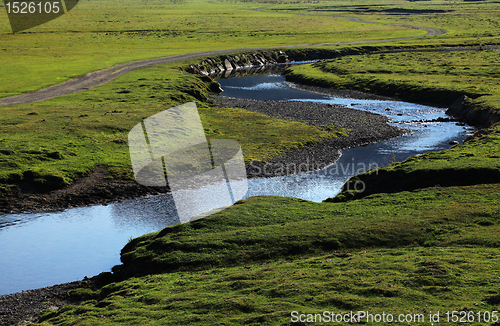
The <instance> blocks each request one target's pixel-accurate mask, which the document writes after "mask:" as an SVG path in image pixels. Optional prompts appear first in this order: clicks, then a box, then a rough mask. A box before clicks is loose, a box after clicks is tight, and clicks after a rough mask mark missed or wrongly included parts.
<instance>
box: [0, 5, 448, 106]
mask: <svg viewBox="0 0 500 326" xmlns="http://www.w3.org/2000/svg"><path fill="white" fill-rule="evenodd" d="M265 8H266V7H262V8H259V9H248V10H254V11H264V9H265ZM291 14H294V13H291ZM298 15H306V14H298ZM314 16H328V15H314ZM330 17H335V18H346V19H349V20H350V21H352V22H356V23H361V24H382V25H394V26H403V27H408V28H416V29H421V30H424V31H426V32H427V34H426V35H421V36H411V37H402V38H393V39H382V40H360V41H351V42H336V43H317V44H297V45H289V46H278V47H260V48H242V49H228V50H217V51H207V52H196V53H188V54H181V55H172V56H168V57H162V58H156V59H148V60H140V61H133V62H128V63H123V64H119V65H116V66H113V67H111V68H108V69H104V70H98V71H94V72H91V73H88V74H86V75H84V76H80V77H77V78H73V79H70V80H68V81H66V82H64V83H62V84H57V85H53V86H50V87H47V88H43V89H40V90H38V91H34V92H29V93H25V94H21V95H16V96H10V97H5V98H2V99H0V106H7V105H15V104H26V103H33V102H42V101H45V100H48V99H51V98H54V97H59V96H63V95H69V94H74V93H78V92H83V91H85V90H87V89H91V88H95V87H97V86H101V85H104V84H106V83H109V82H111V81H112V80H114V79H115V78H116V77H118V76H121V75H123V74H126V73H127V72H129V71H132V70H135V69H139V68H143V67H148V66H152V65H157V64H162V63H171V62H178V61H183V60H189V59H196V58H203V57H209V56H216V55H223V54H230V53H238V52H244V51H257V50H267V49H283V48H298V47H319V46H327V45H349V44H353V45H354V44H362V43H375V42H391V41H402V40H408V39H413V38H419V37H428V36H437V35H442V34H444V33H446V32H445V31H444V30H442V29H435V28H427V27H419V26H413V25H405V24H386V23H377V22H365V21H362V20H361V19H360V18H358V17H345V16H330Z"/></svg>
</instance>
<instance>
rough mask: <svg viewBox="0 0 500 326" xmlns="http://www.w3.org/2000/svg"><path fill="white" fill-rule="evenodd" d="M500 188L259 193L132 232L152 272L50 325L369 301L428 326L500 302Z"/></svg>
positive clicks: (257, 319) (224, 319)
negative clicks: (346, 195)
mask: <svg viewBox="0 0 500 326" xmlns="http://www.w3.org/2000/svg"><path fill="white" fill-rule="evenodd" d="M497 191H498V184H494V185H478V186H470V187H461V188H457V187H446V188H445V187H436V188H430V189H425V190H420V191H415V192H402V193H398V194H378V195H373V196H370V197H367V198H364V199H360V200H357V201H352V202H348V203H312V202H306V201H302V200H297V199H292V198H277V197H255V198H250V199H248V200H245V201H243V202H241V203H239V204H238V205H235V206H233V207H231V208H229V209H227V210H225V211H223V212H221V213H218V214H216V215H212V216H210V217H207V218H204V219H202V220H199V221H196V222H192V223H188V224H183V225H177V226H174V227H170V228H167V229H165V230H163V231H161V232H157V233H153V234H149V235H145V236H142V237H140V238H137V239H134V240H132V241H131V242H130V243H129V244H128V245H127V246H126V247H125V248H124V249H123V251H122V260H123V261H124V266H123V267H122V269H123V270H124V271H127V270H128V272H132V271H134V272H141V273H146V274H148V273H152V274H149V275H146V276H142V277H134V278H130V279H127V280H125V281H122V282H117V283H112V284H110V285H108V286H106V287H104V288H102V289H100V290H97V291H94V290H91V289H81V290H77V291H75V292H73V293H72V294H73V295H74V296H75V297H77V298H81V299H83V300H84V302H83V303H82V304H80V305H77V306H67V307H65V308H63V309H61V310H60V311H58V312H47V313H46V314H45V317H44V318H43V320H44V321H43V322H41V324H42V325H69V324H71V325H90V324H92V325H122V324H123V325H125V324H127V325H130V324H133V325H140V324H145V323H147V324H151V325H213V324H224V325H290V321H291V315H290V314H291V312H292V311H299V312H300V313H306V314H307V313H322V312H323V311H325V310H328V311H333V312H335V313H341V312H343V313H345V312H349V311H354V312H357V311H358V310H363V311H369V312H370V313H382V312H384V311H385V312H386V313H392V314H394V315H395V316H397V315H398V314H425V316H426V317H425V318H426V319H425V321H426V322H425V323H411V324H412V325H414V324H415V325H423V324H426V325H428V324H429V320H428V319H427V318H428V314H429V313H430V312H431V311H433V312H434V313H435V312H436V311H441V318H444V316H443V314H444V312H445V311H452V310H456V311H479V310H481V311H493V310H498V300H496V299H495V297H493V296H495V295H497V294H498V291H497V284H498V279H499V276H500V264H499V260H498V250H497V247H498V244H499V243H498V237H497V234H498V232H499V227H500V225H499V217H500V212H499V210H498V193H497ZM139 268H140V270H139ZM492 297H493V298H492ZM306 324H307V325H309V324H310V323H306ZM368 324H378V323H368ZM380 324H384V323H380ZM385 324H387V323H385ZM472 324H479V323H472Z"/></svg>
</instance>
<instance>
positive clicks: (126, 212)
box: [0, 74, 472, 295]
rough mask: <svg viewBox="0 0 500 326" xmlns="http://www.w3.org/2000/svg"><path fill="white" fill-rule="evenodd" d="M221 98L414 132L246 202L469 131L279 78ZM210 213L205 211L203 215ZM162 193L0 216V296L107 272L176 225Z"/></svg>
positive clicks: (313, 191) (275, 182)
mask: <svg viewBox="0 0 500 326" xmlns="http://www.w3.org/2000/svg"><path fill="white" fill-rule="evenodd" d="M219 82H220V83H221V85H222V88H223V89H224V92H223V95H226V96H230V97H239V98H248V99H258V100H300V101H315V102H321V103H329V104H342V105H346V106H349V107H353V108H356V109H360V110H368V111H371V112H376V113H380V114H385V115H387V116H389V117H390V118H391V119H392V123H394V124H396V125H398V126H401V127H403V128H409V129H411V130H412V133H411V134H408V135H405V136H402V137H398V138H396V139H392V140H389V141H385V142H381V143H377V144H372V145H368V146H364V147H358V148H352V149H348V150H345V151H343V152H342V156H341V157H340V159H339V160H338V161H337V162H335V164H332V165H331V166H329V167H327V168H325V169H323V170H321V171H316V172H310V173H303V174H297V175H292V176H287V177H279V178H269V179H252V180H249V181H248V187H249V190H248V193H247V195H246V197H250V196H256V195H278V196H292V197H297V198H302V199H306V200H311V201H317V202H319V201H322V200H324V199H326V198H328V197H332V196H335V195H336V194H337V193H338V192H339V191H340V187H341V186H342V184H344V182H345V181H346V180H347V179H348V178H349V177H350V176H352V175H354V174H357V173H360V172H364V171H366V170H368V168H371V167H377V166H379V167H380V166H386V165H387V164H389V163H390V162H391V161H392V160H393V159H395V160H396V161H402V160H404V159H406V158H407V157H409V156H411V155H418V154H421V153H424V152H428V151H436V150H441V149H445V148H449V147H450V145H449V142H450V141H452V140H457V141H459V142H461V141H463V140H464V139H465V138H466V137H467V134H468V133H470V132H471V131H472V129H471V128H470V127H467V126H459V125H457V124H456V123H454V122H432V123H429V122H409V121H417V120H419V121H420V120H432V119H436V118H438V117H445V114H444V111H445V110H444V109H441V108H435V107H430V106H423V105H417V104H412V103H406V102H397V101H366V100H353V99H345V98H334V97H330V96H325V95H321V94H316V93H311V92H307V91H303V90H299V89H295V88H292V87H290V86H289V85H288V84H287V83H286V82H285V80H284V77H283V76H281V75H278V74H267V75H261V76H250V77H242V78H234V79H221V80H219ZM213 208H215V207H205V208H204V210H205V211H209V210H211V209H213ZM178 220H179V219H178V216H177V214H176V210H175V205H174V204H173V201H172V197H171V196H170V195H168V194H166V195H159V196H151V197H146V198H141V199H136V200H128V201H124V202H121V203H115V204H111V205H96V206H91V207H80V208H72V209H67V210H64V211H61V212H52V213H29V214H12V215H5V216H0V248H1V255H0V295H2V294H8V293H14V292H20V291H22V290H29V289H34V288H39V287H44V286H49V285H54V284H59V283H64V282H71V281H75V280H79V279H82V278H84V277H85V276H89V277H90V276H93V275H97V274H99V273H100V272H103V271H109V270H110V269H111V267H112V266H114V265H117V264H119V263H120V250H121V248H122V247H123V246H124V245H125V244H126V243H127V241H128V240H129V239H131V238H135V237H137V236H140V235H142V234H145V233H149V232H154V231H158V230H161V229H163V228H164V227H167V226H169V225H173V224H176V223H178Z"/></svg>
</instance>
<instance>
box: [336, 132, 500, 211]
mask: <svg viewBox="0 0 500 326" xmlns="http://www.w3.org/2000/svg"><path fill="white" fill-rule="evenodd" d="M483 134H484V135H482V136H481V137H476V138H475V139H473V140H470V141H467V142H465V143H463V144H461V145H456V146H453V147H452V148H451V149H448V150H444V151H439V152H433V153H426V154H423V155H419V156H416V157H410V158H408V159H407V160H405V161H404V162H400V163H394V164H392V165H391V166H389V167H385V168H381V169H379V170H378V171H377V174H376V175H375V174H360V175H357V176H355V177H353V178H351V180H350V181H349V184H350V186H351V188H350V189H354V188H352V185H353V184H354V183H356V182H363V184H364V185H365V186H366V187H365V189H364V191H363V192H362V193H355V192H349V191H344V192H343V193H342V194H341V195H339V196H337V197H336V198H334V199H329V200H334V201H343V200H348V199H352V198H353V197H356V198H359V197H362V196H367V195H369V194H373V193H380V192H386V193H392V192H399V191H404V190H415V189H419V188H427V187H434V186H439V185H440V186H460V185H473V184H487V183H499V182H500V126H496V127H493V128H490V129H488V130H486V131H484V132H483ZM346 190H347V188H346Z"/></svg>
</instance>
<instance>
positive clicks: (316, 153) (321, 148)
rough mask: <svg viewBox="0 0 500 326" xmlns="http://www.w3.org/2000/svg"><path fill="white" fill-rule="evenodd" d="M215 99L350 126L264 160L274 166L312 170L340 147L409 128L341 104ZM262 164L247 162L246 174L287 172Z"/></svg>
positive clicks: (283, 116) (283, 115)
mask: <svg viewBox="0 0 500 326" xmlns="http://www.w3.org/2000/svg"><path fill="white" fill-rule="evenodd" d="M365 98H366V97H365ZM215 101H216V103H217V104H218V105H219V106H220V107H235V108H241V109H245V110H248V111H252V112H259V113H263V114H265V115H267V116H270V117H273V118H279V119H290V120H293V121H298V122H303V123H306V124H308V125H312V126H321V125H328V126H330V125H333V126H334V127H335V128H346V129H350V131H349V132H348V134H349V136H348V137H337V138H332V139H328V140H325V141H322V142H319V143H316V144H314V145H311V146H305V147H302V148H298V149H295V150H291V151H288V152H286V153H283V154H281V155H279V156H277V157H275V158H274V159H272V160H271V161H270V162H267V164H272V165H273V166H276V164H283V165H284V166H286V165H288V164H296V166H299V164H302V165H301V166H304V164H305V165H307V166H308V171H314V170H317V167H324V166H326V165H329V164H332V163H334V162H335V161H336V160H337V159H338V158H339V157H340V151H341V150H344V149H348V148H351V147H357V146H364V145H368V144H371V143H376V142H380V141H384V140H388V139H391V138H395V137H399V136H402V135H404V134H406V133H408V132H409V130H407V129H401V128H398V127H395V126H391V125H389V124H388V122H390V119H389V118H387V117H386V116H383V115H380V114H375V113H372V112H367V111H361V110H356V109H352V108H348V107H345V106H341V105H333V104H321V103H312V102H299V101H257V100H247V99H236V98H230V97H225V96H217V97H216V98H215ZM264 164H265V163H262V162H256V161H253V162H250V163H248V164H247V175H248V177H250V178H256V177H274V176H280V175H284V174H287V170H286V169H283V170H281V169H275V170H276V171H273V172H272V173H271V170H273V169H266V174H265V175H264V169H263V165H264ZM301 171H302V172H306V171H305V170H301Z"/></svg>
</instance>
